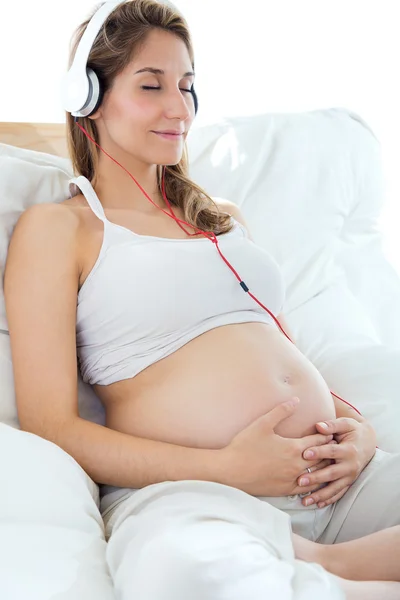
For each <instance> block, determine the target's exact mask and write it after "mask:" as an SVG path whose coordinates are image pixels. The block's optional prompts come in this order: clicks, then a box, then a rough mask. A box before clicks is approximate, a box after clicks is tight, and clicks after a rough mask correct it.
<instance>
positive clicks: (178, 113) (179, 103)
mask: <svg viewBox="0 0 400 600" xmlns="http://www.w3.org/2000/svg"><path fill="white" fill-rule="evenodd" d="M192 105H193V109H191V106H192ZM166 106H167V107H168V108H167V110H166V112H167V114H168V116H169V118H171V119H173V118H175V119H180V120H181V121H186V119H188V118H189V117H190V116H191V114H192V110H193V112H194V102H193V96H192V94H190V93H189V92H182V91H181V90H180V89H177V90H174V91H172V92H171V93H170V94H168V101H167V102H166Z"/></svg>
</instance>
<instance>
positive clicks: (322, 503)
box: [317, 502, 325, 508]
mask: <svg viewBox="0 0 400 600" xmlns="http://www.w3.org/2000/svg"><path fill="white" fill-rule="evenodd" d="M317 506H318V508H324V506H325V502H318V504H317Z"/></svg>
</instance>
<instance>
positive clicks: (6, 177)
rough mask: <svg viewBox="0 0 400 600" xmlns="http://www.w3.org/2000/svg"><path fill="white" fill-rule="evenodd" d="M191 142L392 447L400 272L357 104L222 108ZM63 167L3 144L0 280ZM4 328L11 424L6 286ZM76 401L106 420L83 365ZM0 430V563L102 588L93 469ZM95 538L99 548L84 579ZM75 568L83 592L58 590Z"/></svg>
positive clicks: (326, 362)
mask: <svg viewBox="0 0 400 600" xmlns="http://www.w3.org/2000/svg"><path fill="white" fill-rule="evenodd" d="M188 143H189V151H190V157H191V175H192V177H193V179H194V180H195V181H196V182H197V183H199V184H200V185H202V186H204V187H205V188H206V190H207V191H208V193H209V194H211V195H212V196H216V197H222V198H227V199H229V200H232V201H234V202H236V203H237V204H238V205H239V206H240V207H241V209H242V212H243V214H244V216H245V218H246V219H247V222H248V225H249V229H250V232H251V233H252V236H253V237H254V239H255V241H256V243H258V244H260V245H261V246H262V247H264V248H265V249H266V250H267V251H268V252H270V254H271V255H272V256H273V257H274V258H275V259H276V261H277V262H278V264H279V265H280V266H281V268H282V270H283V275H284V279H285V281H286V283H287V290H286V302H285V305H284V307H283V313H284V314H286V316H287V320H288V325H289V327H290V328H291V331H292V332H293V336H294V339H295V340H296V342H297V345H298V346H299V348H300V349H301V350H302V351H303V353H304V354H305V355H306V356H308V358H309V359H310V360H312V361H313V362H314V364H315V365H316V366H317V368H318V369H319V370H320V371H321V373H322V375H323V376H324V377H325V379H326V380H327V382H328V384H329V385H330V388H331V390H333V391H335V392H336V393H338V394H339V395H341V396H343V397H344V398H345V399H347V400H348V401H350V402H352V403H353V404H356V405H357V406H358V407H359V408H360V409H361V411H362V412H363V414H364V415H365V416H366V417H367V418H369V419H370V420H371V422H372V423H373V425H374V426H375V428H376V429H377V432H378V443H379V445H380V447H381V448H383V449H384V450H389V451H394V450H397V451H400V436H399V423H400V418H399V417H400V402H399V401H398V390H399V389H400V386H399V383H400V382H399V378H400V375H399V373H400V369H399V359H400V355H399V353H400V341H399V340H400V335H399V334H400V316H399V313H398V311H397V307H398V306H399V305H400V281H399V278H398V277H397V275H396V274H395V272H394V270H392V269H391V267H390V265H389V264H388V263H387V261H386V260H385V258H384V256H383V253H382V249H381V239H380V235H379V232H378V231H377V222H378V221H377V220H378V217H379V214H380V211H381V208H382V201H383V195H384V187H383V181H382V168H381V158H380V147H379V142H378V141H377V140H376V138H375V137H374V135H373V133H372V132H371V131H370V130H369V128H368V126H367V125H366V124H365V123H364V122H363V120H362V119H361V118H360V117H359V116H358V115H355V114H354V113H351V112H350V111H346V110H345V109H332V110H321V111H313V112H309V113H300V114H282V115H280V114H276V115H257V116H254V117H240V118H239V117H238V118H235V119H228V120H226V121H221V122H219V123H215V124H210V125H208V126H204V127H201V128H198V129H193V131H192V132H191V134H190V136H189V139H188ZM71 177H72V169H71V166H70V164H69V162H68V161H66V160H63V159H60V158H56V157H53V156H50V155H46V154H40V153H36V152H32V151H29V150H21V149H17V148H12V147H10V146H6V145H4V144H0V270H1V279H3V269H4V263H5V259H6V253H7V248H8V243H9V239H10V236H11V233H12V230H13V227H14V226H15V223H16V221H17V219H18V217H19V215H20V214H21V212H22V211H23V210H24V209H26V208H27V207H28V206H30V205H32V204H37V203H41V202H58V201H61V200H62V199H63V198H66V197H67V196H68V180H69V179H70V178H71ZM0 330H2V331H3V332H2V333H1V332H0V377H1V395H0V422H1V421H2V422H3V423H8V424H9V425H11V426H12V427H14V428H17V427H18V419H17V413H16V407H15V399H14V387H13V377H12V366H11V358H10V349H9V337H8V334H7V322H6V319H5V312H4V299H3V295H2V290H0ZM79 401H80V413H81V415H82V416H84V417H85V418H88V419H91V420H93V421H96V422H99V423H104V412H103V410H102V408H101V405H100V402H99V401H98V400H97V398H96V396H95V395H94V393H93V392H92V390H91V388H90V387H89V386H88V385H86V384H84V383H83V382H82V380H81V378H79ZM0 443H1V444H2V446H1V453H0V456H1V457H2V464H1V469H0V475H1V477H2V483H3V487H4V486H5V488H6V489H7V490H14V493H13V494H12V496H11V497H10V496H8V497H7V496H5V495H4V494H2V495H1V496H0V498H1V499H0V503H1V505H0V508H1V511H2V512H1V514H2V516H3V517H4V518H2V525H1V527H2V534H1V535H2V541H3V540H6V541H5V543H4V544H2V547H3V548H5V549H6V554H7V550H8V549H10V551H9V554H8V555H7V556H6V557H5V558H6V562H4V563H3V565H7V569H9V572H10V573H14V574H16V573H18V575H19V574H20V573H21V562H22V564H23V565H25V567H26V568H25V569H24V571H23V572H24V575H25V579H26V581H27V582H30V587H29V585H28V583H27V584H26V585H27V586H28V587H27V588H26V589H28V588H29V595H27V593H22V594H21V595H19V596H17V597H26V598H27V597H29V600H32V599H36V598H37V599H38V600H39V598H40V600H45V599H46V598H50V597H52V598H53V597H54V598H56V596H55V595H53V596H51V595H50V594H51V593H52V590H51V587H52V586H53V588H54V589H56V587H57V586H58V587H57V590H58V591H59V593H60V596H59V598H60V599H62V600H70V599H71V600H76V599H77V598H79V599H80V598H81V597H82V598H83V597H85V599H86V598H88V597H90V594H89V593H88V589H92V588H91V586H92V585H93V586H94V587H93V589H94V590H95V593H94V594H93V597H96V598H99V599H100V600H103V596H102V595H101V593H103V594H107V593H108V591H107V590H108V587H107V586H108V584H107V577H108V575H107V567H106V564H105V562H103V563H101V560H102V559H100V557H101V556H102V555H101V552H102V550H101V548H103V546H102V541H101V540H102V538H101V532H100V524H99V521H98V519H99V514H98V512H97V509H96V508H95V503H94V501H93V499H91V498H92V491H93V486H92V484H91V482H90V481H89V480H88V478H85V477H83V475H82V472H81V470H79V468H77V467H76V465H75V463H74V467H72V466H71V465H72V464H73V463H72V462H71V461H72V459H71V458H70V457H68V455H67V454H65V453H63V451H62V450H60V449H57V448H56V447H55V446H54V445H52V444H49V443H47V442H45V441H44V440H42V441H39V439H38V438H36V436H29V435H28V434H25V433H22V432H18V431H16V430H15V429H11V428H8V427H6V426H2V427H1V429H0ZM39 447H40V452H39V451H38V449H39ZM35 459H36V460H35ZM47 464H50V465H51V468H47V467H46V465H47ZM72 490H73V492H74V493H73V494H72ZM7 498H8V500H7ZM18 498H19V500H18V502H17V501H16V499H18ZM7 501H8V502H9V503H10V505H11V507H8V506H7ZM71 502H72V503H73V509H72V508H71V506H70V504H71ZM14 503H15V506H14ZM44 506H45V507H46V510H45V511H44V510H43V507H44ZM13 507H14V508H13ZM13 510H14V512H12V511H13ZM7 511H11V512H7ZM26 511H28V513H27V512H26ZM68 511H72V512H70V513H68ZM27 514H28V516H26V515H27ZM47 514H48V515H49V519H50V521H49V520H46V519H47ZM4 515H5V516H4ZM34 517H35V519H36V520H34ZM22 523H23V525H21V524H22ZM99 532H100V533H99ZM67 540H72V541H68V543H67ZM42 541H43V543H42ZM39 542H40V543H39ZM91 544H94V545H93V546H92V548H97V549H98V553H97V554H96V553H95V554H94V556H97V557H99V563H97V564H98V570H97V571H95V569H94V571H93V573H94V572H95V577H93V578H92V579H90V577H91V574H90V572H89V571H90V570H88V571H87V569H86V566H87V564H88V561H89V563H90V560H92V559H91V558H90V556H91V551H90V550H89V548H90V545H91ZM17 545H18V549H19V552H17V551H16V548H17ZM96 552H97V550H96ZM28 559H29V560H30V561H33V562H32V563H29V560H28ZM93 560H94V558H93ZM57 561H58V562H57ZM100 563H101V564H102V566H101V565H100ZM30 564H32V565H34V566H35V568H31V570H29V565H30ZM58 567H59V570H57V568H58ZM0 568H2V566H0ZM85 573H86V575H85ZM100 573H101V576H100ZM53 574H54V578H53ZM82 577H83V579H82ZM85 577H87V579H85ZM80 578H81V579H80ZM13 579H16V578H15V577H14V578H13V577H12V576H11V575H10V576H9V578H8V579H6V578H5V577H0V585H1V582H2V581H5V582H6V583H7V584H10V582H11V583H12V584H13V585H15V586H18V585H19V586H23V585H24V582H23V581H21V580H18V581H17V580H15V581H13ZM58 579H59V580H60V581H59V582H58ZM97 579H98V581H101V582H103V583H102V584H101V591H100V590H98V587H96V586H97V584H96V581H97ZM74 581H78V582H79V581H81V582H82V586H81V588H80V589H86V596H85V595H84V593H83V592H82V594H81V596H79V594H78V593H74V592H71V593H69V592H68V591H66V590H67V589H68V585H72V583H73V582H74ZM84 582H86V583H84ZM281 582H282V585H284V582H283V580H281ZM278 583H279V581H278ZM4 585H5V584H4ZM77 585H78V584H77ZM62 586H64V587H62ZM85 586H86V587H85ZM20 589H22V588H18V591H20ZM71 589H72V588H71ZM15 590H17V588H15ZM62 590H64V591H62ZM3 591H4V590H2V589H0V595H1V596H2V597H10V598H12V595H11V596H10V595H8V596H7V594H5V593H3ZM97 592H98V593H97ZM79 593H81V592H79ZM34 594H36V596H35V595H34ZM46 594H47V595H46ZM104 597H107V598H108V597H109V596H104ZM177 600H178V599H177Z"/></svg>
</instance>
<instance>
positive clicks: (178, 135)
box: [153, 131, 183, 141]
mask: <svg viewBox="0 0 400 600" xmlns="http://www.w3.org/2000/svg"><path fill="white" fill-rule="evenodd" d="M153 133H155V134H156V135H158V137H161V138H163V139H166V140H174V141H176V140H180V139H181V138H182V136H183V133H165V132H163V131H153Z"/></svg>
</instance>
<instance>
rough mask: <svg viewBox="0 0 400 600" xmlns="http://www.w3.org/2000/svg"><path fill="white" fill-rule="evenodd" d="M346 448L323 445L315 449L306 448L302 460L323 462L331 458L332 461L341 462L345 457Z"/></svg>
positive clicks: (343, 446) (338, 445)
mask: <svg viewBox="0 0 400 600" xmlns="http://www.w3.org/2000/svg"><path fill="white" fill-rule="evenodd" d="M346 454H347V451H346V446H345V445H342V444H325V445H323V446H316V447H315V448H307V450H305V451H304V452H303V458H304V460H314V461H315V460H323V459H325V458H331V459H332V460H343V458H345V457H346Z"/></svg>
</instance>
